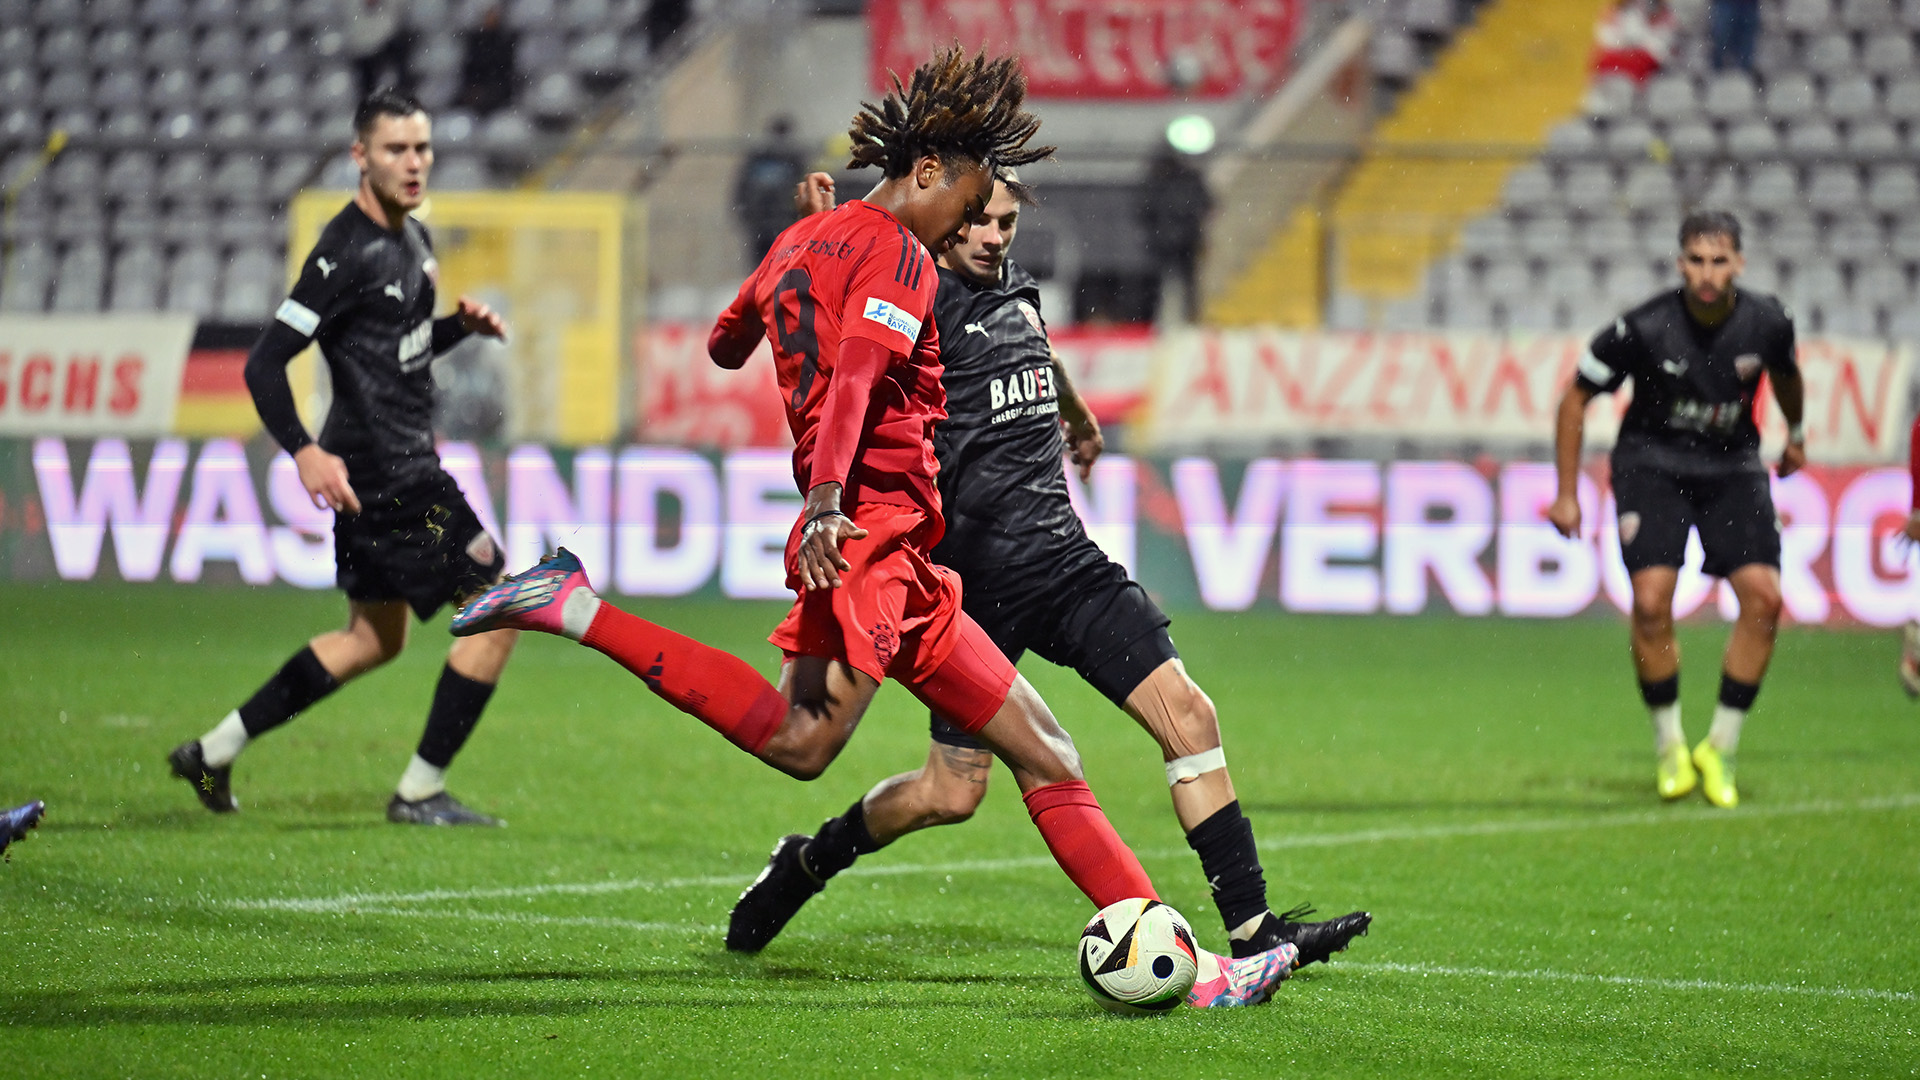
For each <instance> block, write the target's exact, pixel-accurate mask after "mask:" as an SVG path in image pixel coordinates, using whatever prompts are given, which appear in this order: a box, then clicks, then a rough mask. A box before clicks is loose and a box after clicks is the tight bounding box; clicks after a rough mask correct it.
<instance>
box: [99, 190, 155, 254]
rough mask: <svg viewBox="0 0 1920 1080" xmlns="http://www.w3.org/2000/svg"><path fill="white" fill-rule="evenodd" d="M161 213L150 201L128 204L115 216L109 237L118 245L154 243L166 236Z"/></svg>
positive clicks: (109, 227)
mask: <svg viewBox="0 0 1920 1080" xmlns="http://www.w3.org/2000/svg"><path fill="white" fill-rule="evenodd" d="M165 232H166V230H165V228H164V227H163V226H162V223H161V220H160V214H159V211H158V210H156V209H155V208H154V205H153V203H152V202H151V201H150V200H147V199H142V200H140V201H138V202H132V203H128V204H127V205H125V206H123V207H121V208H120V212H119V213H117V214H115V215H113V221H112V222H111V223H110V224H109V225H108V227H107V235H108V236H109V237H110V238H111V239H112V240H113V242H114V243H116V244H143V243H152V242H154V241H157V240H159V239H160V238H161V237H162V236H163V235H165Z"/></svg>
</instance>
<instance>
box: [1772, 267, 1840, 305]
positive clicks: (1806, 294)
mask: <svg viewBox="0 0 1920 1080" xmlns="http://www.w3.org/2000/svg"><path fill="white" fill-rule="evenodd" d="M1787 293H1788V295H1789V296H1791V297H1792V298H1793V303H1794V306H1796V307H1813V306H1816V305H1824V304H1838V303H1842V302H1844V301H1845V300H1846V299H1847V281H1846V278H1844V277H1842V276H1841V274H1840V268H1839V267H1837V266H1835V265H1833V264H1832V263H1830V262H1824V261H1821V260H1809V261H1807V262H1803V263H1801V264H1799V265H1798V266H1796V267H1795V268H1794V272H1793V284H1792V286H1791V287H1789V288H1788V290H1787Z"/></svg>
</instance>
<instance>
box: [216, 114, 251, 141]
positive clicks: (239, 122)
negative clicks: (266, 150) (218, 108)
mask: <svg viewBox="0 0 1920 1080" xmlns="http://www.w3.org/2000/svg"><path fill="white" fill-rule="evenodd" d="M255 130H256V127H255V125H254V122H253V114H252V113H251V112H248V111H246V110H244V109H228V110H226V111H225V112H222V113H219V114H217V115H216V116H214V117H213V119H212V120H211V121H210V122H209V123H208V124H207V134H208V135H209V136H211V137H212V138H213V140H214V141H215V142H216V143H229V144H231V143H242V142H249V141H251V140H252V139H253V135H254V132H255Z"/></svg>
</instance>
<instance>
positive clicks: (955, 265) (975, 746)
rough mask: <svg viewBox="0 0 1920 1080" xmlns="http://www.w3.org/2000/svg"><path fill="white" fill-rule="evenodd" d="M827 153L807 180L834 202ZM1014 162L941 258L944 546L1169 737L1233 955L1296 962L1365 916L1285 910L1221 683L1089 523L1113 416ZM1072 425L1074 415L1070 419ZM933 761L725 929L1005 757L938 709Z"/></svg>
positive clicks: (797, 856) (969, 604) (874, 798)
mask: <svg viewBox="0 0 1920 1080" xmlns="http://www.w3.org/2000/svg"><path fill="white" fill-rule="evenodd" d="M832 183H833V181H832V178H831V177H829V176H827V175H826V174H824V173H817V174H814V175H812V176H810V177H808V178H807V181H805V182H803V184H802V186H801V189H800V192H799V198H800V199H801V200H803V202H806V201H812V202H813V204H814V205H812V206H810V207H807V208H809V209H826V208H828V207H830V206H831V205H832V202H831V200H832V190H833V189H832ZM1030 201H1031V196H1030V195H1029V194H1028V193H1027V192H1026V190H1025V189H1024V187H1023V186H1022V185H1020V184H1019V183H1018V181H1017V178H1014V177H1012V176H1007V177H1003V178H1002V179H1001V180H1000V181H999V182H998V183H996V184H995V185H994V191H993V199H992V201H990V202H989V203H988V204H987V213H986V219H985V221H984V222H981V223H979V224H976V225H975V226H974V227H973V229H972V231H971V232H969V233H968V235H967V239H966V241H965V242H964V243H960V244H956V245H954V246H953V247H951V248H949V249H948V250H947V251H946V253H945V254H943V255H942V256H941V257H940V260H939V274H940V289H939V293H938V295H937V297H936V298H935V300H934V307H933V313H934V320H935V322H936V324H937V327H938V329H939V334H940V362H941V367H942V372H941V377H940V378H941V382H942V383H943V384H944V386H945V388H946V392H947V418H946V419H945V420H943V421H941V422H940V424H939V426H938V427H937V428H936V429H935V434H934V452H935V455H936V456H937V457H938V459H939V462H940V481H939V482H940V501H941V506H942V507H943V508H944V510H945V512H946V515H947V520H948V522H949V525H948V528H947V533H946V536H945V537H944V538H943V539H942V540H941V541H940V544H939V546H938V547H936V548H935V549H934V551H933V559H934V561H935V562H937V563H939V564H940V565H942V566H945V567H948V568H949V569H951V570H953V571H954V572H956V573H958V574H959V575H960V579H961V581H962V582H963V583H964V584H965V586H966V590H965V593H964V597H963V601H962V606H963V607H964V608H965V610H966V612H967V614H968V615H970V616H972V617H973V619H974V620H975V621H977V622H978V623H979V624H980V625H981V627H982V628H984V629H985V630H986V633H987V636H988V637H990V638H992V639H993V643H994V644H995V645H997V646H998V647H999V648H1000V651H1001V652H1004V653H1005V654H1006V655H1007V657H1008V658H1009V659H1010V660H1013V661H1018V660H1019V659H1020V657H1021V655H1022V654H1024V653H1026V652H1028V651H1032V652H1035V653H1038V654H1039V655H1041V656H1043V657H1045V658H1046V659H1048V660H1050V661H1052V662H1054V663H1056V664H1061V665H1064V666H1067V667H1071V668H1073V669H1074V670H1075V671H1077V672H1079V673H1080V676H1081V678H1083V679H1085V680H1086V681H1087V682H1088V683H1089V684H1090V685H1091V686H1093V687H1094V688H1095V689H1096V690H1099V691H1100V692H1101V693H1102V694H1104V695H1105V696H1106V697H1107V699H1108V700H1109V701H1112V702H1113V703H1114V704H1115V705H1117V706H1119V707H1120V708H1121V709H1123V710H1125V712H1126V713H1127V715H1129V716H1131V717H1133V718H1134V720H1135V721H1137V722H1138V723H1139V724H1140V726H1141V727H1143V728H1145V729H1146V730H1147V732H1148V734H1150V735H1152V736H1153V737H1154V740H1155V741H1156V742H1158V743H1159V744H1160V752H1161V757H1162V759H1163V760H1164V761H1165V762H1166V775H1167V784H1168V786H1169V787H1170V788H1171V790H1172V795H1173V807H1174V813H1175V814H1176V816H1178V817H1179V819H1180V827H1181V829H1182V831H1184V832H1185V833H1186V836H1187V843H1188V845H1189V846H1191V847H1192V848H1193V850H1194V853H1195V854H1197V855H1198V856H1199V857H1200V866H1201V870H1202V872H1203V873H1205V874H1206V878H1207V883H1208V885H1209V886H1210V887H1211V889H1212V891H1213V899H1214V904H1215V906H1217V907H1218V908H1219V910H1220V918H1221V921H1222V922H1223V923H1224V924H1225V927H1226V930H1227V935H1228V938H1229V940H1230V942H1231V947H1232V950H1233V954H1234V955H1235V956H1251V955H1253V954H1255V953H1260V952H1265V951H1266V950H1268V949H1270V948H1273V947H1274V946H1276V945H1279V944H1281V943H1282V942H1292V943H1293V944H1295V945H1297V946H1298V947H1299V950H1300V952H1299V956H1298V958H1297V963H1299V964H1309V963H1314V962H1316V961H1324V960H1325V959H1327V957H1328V956H1330V955H1332V954H1333V953H1335V952H1338V951H1340V950H1341V949H1344V948H1346V946H1347V943H1348V942H1349V941H1351V940H1352V939H1353V938H1354V937H1355V936H1356V935H1358V934H1360V933H1364V932H1365V930H1366V928H1367V925H1368V923H1369V922H1370V921H1371V916H1369V915H1368V914H1367V913H1365V912H1354V913H1352V914H1350V915H1345V916H1342V917H1340V918H1338V919H1332V920H1328V921H1326V922H1312V923H1309V922H1302V921H1300V917H1301V916H1303V915H1305V914H1307V913H1308V911H1310V910H1311V909H1307V908H1296V909H1294V910H1293V911H1289V912H1287V913H1286V914H1284V915H1276V914H1274V913H1273V911H1272V910H1270V909H1269V908H1268V906H1267V885H1266V879H1265V876H1264V872H1263V871H1262V869H1261V866H1260V852H1259V850H1258V848H1257V847H1256V846H1255V844H1254V837H1253V825H1252V823H1250V822H1249V821H1248V820H1247V818H1246V816H1245V815H1244V814H1243V813H1241V810H1240V801H1239V799H1238V798H1237V797H1236V796H1235V794H1234V789H1233V781H1232V779H1231V778H1230V777H1229V776H1228V774H1227V763H1226V755H1225V752H1224V751H1223V750H1222V748H1221V740H1220V728H1219V722H1218V718H1217V717H1216V715H1215V713H1214V709H1213V702H1212V700H1211V699H1209V698H1208V697H1207V695H1206V693H1205V692H1204V691H1202V690H1201V689H1200V687H1199V686H1198V685H1196V684H1195V683H1194V681H1193V680H1192V679H1191V678H1190V677H1188V675H1187V672H1186V667H1185V665H1184V664H1183V663H1182V662H1181V660H1180V653H1179V650H1178V649H1176V648H1174V644H1173V639H1172V638H1171V637H1169V636H1168V634H1167V626H1168V625H1169V624H1170V623H1171V621H1172V620H1170V619H1169V618H1168V617H1167V616H1166V614H1165V613H1164V612H1162V611H1161V610H1160V608H1159V606H1158V605H1156V604H1155V603H1154V602H1153V600H1152V599H1151V598H1150V597H1148V596H1147V593H1146V590H1145V589H1142V588H1141V587H1140V585H1139V583H1137V582H1135V581H1133V580H1132V579H1131V578H1129V577H1128V576H1127V572H1126V570H1125V568H1123V567H1121V566H1119V565H1118V564H1116V563H1114V562H1113V561H1112V560H1111V559H1109V558H1107V556H1106V554H1105V553H1104V552H1102V551H1101V550H1100V548H1099V546H1098V545H1096V544H1095V543H1094V542H1093V540H1092V539H1090V538H1089V537H1088V536H1087V533H1086V529H1085V527H1084V526H1083V525H1082V524H1081V522H1080V517H1079V515H1078V514H1076V513H1075V512H1074V509H1073V503H1072V500H1071V499H1070V497H1069V496H1068V493H1067V480H1066V474H1065V471H1064V470H1063V469H1062V468H1061V459H1062V457H1063V456H1065V455H1066V454H1068V453H1069V452H1070V453H1071V456H1072V459H1073V461H1074V462H1075V463H1076V464H1077V465H1078V466H1079V469H1080V475H1081V478H1082V479H1085V478H1086V477H1088V476H1089V475H1091V473H1092V470H1093V464H1094V461H1095V460H1096V459H1097V458H1098V457H1099V456H1100V454H1101V452H1102V450H1103V449H1104V446H1105V442H1104V440H1103V438H1102V436H1101V432H1100V423H1099V421H1098V420H1096V419H1095V418H1094V415H1093V413H1092V411H1091V410H1090V409H1088V408H1087V406H1086V403H1085V402H1084V401H1082V400H1081V398H1080V395H1079V394H1078V393H1077V392H1075V390H1074V388H1073V383H1072V381H1071V380H1070V379H1069V378H1068V377H1067V370H1066V366H1065V365H1064V364H1062V363H1061V362H1060V360H1059V357H1057V356H1055V355H1054V354H1053V350H1052V347H1051V345H1050V344H1049V343H1048V339H1047V331H1046V325H1045V323H1044V322H1043V321H1042V318H1041V315H1040V292H1039V287H1038V285H1037V284H1036V282H1035V281H1034V279H1033V276H1032V275H1031V274H1029V273H1027V271H1026V270H1025V269H1024V268H1022V267H1021V266H1020V265H1019V264H1018V263H1015V262H1013V261H1012V260H1011V259H1009V258H1008V253H1009V251H1010V249H1011V248H1012V246H1013V241H1014V236H1015V233H1016V231H1017V229H1018V228H1019V222H1020V210H1021V206H1022V204H1023V203H1030ZM1063 425H1064V430H1063ZM931 727H932V736H933V745H932V747H931V748H930V749H929V751H928V754H927V763H926V764H925V765H924V766H922V767H921V768H919V769H916V770H914V771H912V772H907V773H902V774H900V775H898V776H894V777H890V778H888V779H886V780H882V781H881V782H880V783H879V784H877V785H875V786H874V788H873V790H871V791H869V792H867V794H866V795H865V797H863V798H862V799H860V800H859V801H858V802H855V803H854V804H853V805H852V806H851V807H849V808H848V809H847V812H846V813H844V814H842V815H840V816H839V817H835V818H830V819H828V820H827V822H826V823H825V824H823V825H821V827H820V829H819V831H818V832H817V833H815V834H814V835H813V836H810V837H809V836H804V835H801V834H798V833H796V834H793V835H790V836H787V837H785V838H783V839H782V840H781V841H780V842H779V843H778V844H776V845H775V846H774V849H773V855H772V857H771V858H769V859H768V861H767V869H766V871H765V872H764V873H762V874H761V875H760V877H759V878H758V879H757V880H755V881H754V883H753V884H752V885H751V886H750V887H749V888H748V889H747V891H746V892H745V893H742V894H741V896H740V901H739V903H737V904H736V905H734V909H733V915H732V918H731V920H730V924H729V926H728V930H727V948H729V949H733V950H735V951H739V952H757V951H759V950H760V949H763V948H765V947H766V945H767V943H768V942H770V941H772V940H773V938H774V937H775V936H777V935H778V934H779V933H780V931H781V929H782V928H783V927H785V926H786V924H787V922H788V921H789V920H791V919H792V918H793V916H794V915H795V914H796V913H798V912H799V910H800V907H801V905H803V904H805V903H806V902H807V900H808V899H810V898H811V897H812V896H813V895H814V894H815V893H818V892H820V891H821V890H822V889H824V888H825V887H826V883H827V881H829V880H830V879H831V878H832V877H833V876H834V875H835V874H837V873H839V872H840V871H842V870H844V869H846V868H847V867H849V866H851V865H852V864H853V862H854V860H855V859H856V858H858V857H859V856H861V855H865V854H869V853H872V852H875V851H878V850H880V849H881V848H883V847H886V846H887V845H888V844H890V843H892V842H893V841H894V840H897V839H899V838H900V837H901V836H904V835H906V834H907V833H910V832H916V831H918V830H920V829H924V828H929V827H931V826H935V825H951V824H956V823H958V822H962V821H965V820H967V819H968V818H970V817H972V816H973V812H974V810H975V809H977V808H978V807H979V805H980V801H981V800H982V799H984V798H985V797H986V793H987V781H988V778H989V776H990V775H991V771H992V767H993V757H992V755H991V753H990V752H989V751H988V750H987V748H986V747H985V746H983V745H981V743H980V741H979V740H978V739H976V738H974V737H973V736H971V735H968V734H967V733H966V732H964V731H962V730H960V729H959V728H958V727H956V726H954V725H953V724H952V723H950V722H948V721H947V720H946V719H944V718H943V717H941V715H940V714H939V713H938V712H935V713H933V714H932V718H931Z"/></svg>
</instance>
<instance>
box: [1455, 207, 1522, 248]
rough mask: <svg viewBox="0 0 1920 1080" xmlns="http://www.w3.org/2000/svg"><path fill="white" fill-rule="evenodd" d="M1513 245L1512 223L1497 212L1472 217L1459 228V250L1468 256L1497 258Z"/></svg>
mask: <svg viewBox="0 0 1920 1080" xmlns="http://www.w3.org/2000/svg"><path fill="white" fill-rule="evenodd" d="M1513 247H1514V242H1513V223H1512V222H1510V221H1508V220H1507V219H1506V218H1505V217H1502V216H1501V215H1499V214H1488V215H1486V216H1484V217H1477V218H1474V219H1473V220H1472V221H1469V222H1467V224H1466V227H1465V228H1463V229H1461V230H1460V251H1461V253H1462V254H1464V255H1466V256H1468V257H1469V258H1497V257H1499V256H1502V255H1505V254H1506V253H1507V252H1508V251H1511V250H1513Z"/></svg>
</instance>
